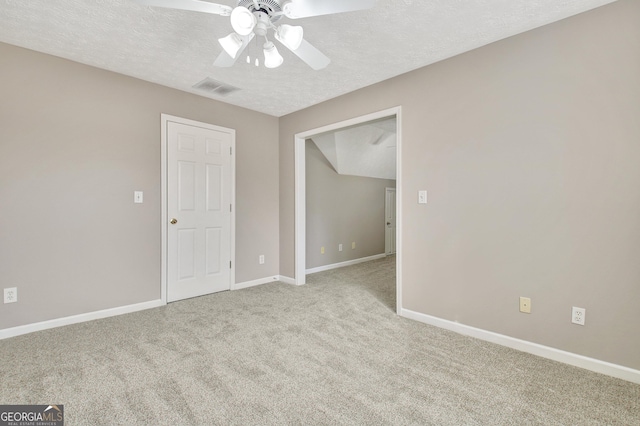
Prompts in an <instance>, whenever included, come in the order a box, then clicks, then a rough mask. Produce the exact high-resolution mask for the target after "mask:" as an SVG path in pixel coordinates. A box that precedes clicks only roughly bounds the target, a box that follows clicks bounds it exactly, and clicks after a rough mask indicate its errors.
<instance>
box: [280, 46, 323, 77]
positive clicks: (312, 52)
mask: <svg viewBox="0 0 640 426" xmlns="http://www.w3.org/2000/svg"><path fill="white" fill-rule="evenodd" d="M285 46H286V45H285ZM289 50H291V49H289ZM291 51H292V52H293V53H294V54H295V55H296V56H297V57H298V58H300V59H302V60H303V61H304V62H306V64H307V65H309V66H310V67H311V68H313V69H314V70H316V71H318V70H321V69H323V68H326V66H327V65H329V63H330V62H331V59H329V58H327V57H326V56H325V54H324V53H322V52H321V51H319V50H318V49H316V48H315V47H314V46H313V45H312V44H311V43H309V42H308V41H307V40H305V39H302V42H301V43H300V47H298V48H297V49H296V50H291Z"/></svg>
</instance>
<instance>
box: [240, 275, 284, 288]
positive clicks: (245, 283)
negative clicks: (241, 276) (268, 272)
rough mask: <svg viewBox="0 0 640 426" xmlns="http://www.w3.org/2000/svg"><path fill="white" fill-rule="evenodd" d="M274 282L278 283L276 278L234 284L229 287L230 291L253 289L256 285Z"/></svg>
mask: <svg viewBox="0 0 640 426" xmlns="http://www.w3.org/2000/svg"><path fill="white" fill-rule="evenodd" d="M275 281H279V277H278V276H273V277H265V278H259V279H257V280H252V281H245V282H243V283H237V284H234V285H232V286H231V290H242V289H243V288H249V287H255V286H257V285H262V284H267V283H272V282H275Z"/></svg>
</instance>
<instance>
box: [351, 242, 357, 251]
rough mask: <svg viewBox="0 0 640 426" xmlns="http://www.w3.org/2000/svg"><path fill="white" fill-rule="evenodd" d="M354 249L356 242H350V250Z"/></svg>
mask: <svg viewBox="0 0 640 426" xmlns="http://www.w3.org/2000/svg"><path fill="white" fill-rule="evenodd" d="M355 249H356V242H355V241H354V242H352V243H351V250H355Z"/></svg>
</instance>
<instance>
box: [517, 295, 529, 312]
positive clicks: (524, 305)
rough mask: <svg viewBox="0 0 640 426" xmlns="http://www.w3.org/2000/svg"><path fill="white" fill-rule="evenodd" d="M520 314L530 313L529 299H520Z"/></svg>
mask: <svg viewBox="0 0 640 426" xmlns="http://www.w3.org/2000/svg"><path fill="white" fill-rule="evenodd" d="M520 312H523V313H525V314H530V313H531V299H530V298H528V297H520Z"/></svg>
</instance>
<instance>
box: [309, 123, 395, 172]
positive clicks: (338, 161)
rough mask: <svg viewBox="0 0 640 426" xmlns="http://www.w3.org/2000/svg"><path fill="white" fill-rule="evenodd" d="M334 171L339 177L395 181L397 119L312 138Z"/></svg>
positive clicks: (366, 124)
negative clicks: (361, 177)
mask: <svg viewBox="0 0 640 426" xmlns="http://www.w3.org/2000/svg"><path fill="white" fill-rule="evenodd" d="M312 140H313V142H314V143H315V144H316V145H317V146H318V148H319V149H320V151H321V152H322V153H323V154H324V156H325V157H326V158H327V160H328V161H329V162H330V163H331V165H332V166H333V168H334V170H335V171H336V172H337V173H339V174H341V175H352V176H364V177H372V178H380V179H395V178H396V145H397V133H396V118H395V117H393V118H385V119H382V120H377V121H372V122H369V123H365V124H361V125H357V126H353V127H349V128H346V129H341V130H338V131H335V132H331V133H325V134H322V135H319V136H314V137H313V139H312Z"/></svg>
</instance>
